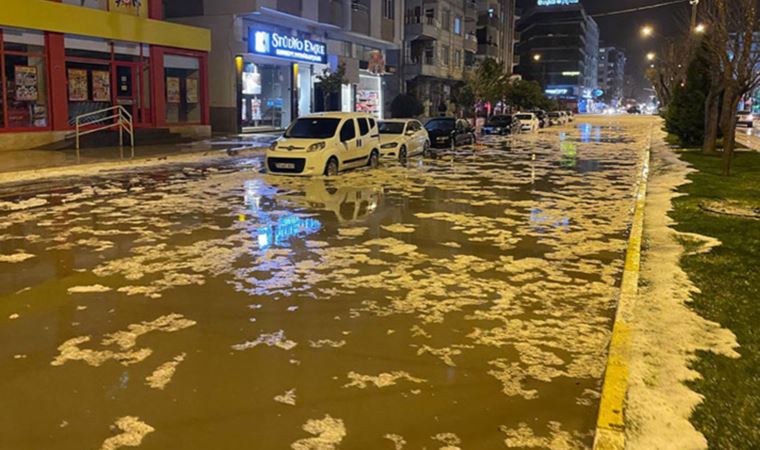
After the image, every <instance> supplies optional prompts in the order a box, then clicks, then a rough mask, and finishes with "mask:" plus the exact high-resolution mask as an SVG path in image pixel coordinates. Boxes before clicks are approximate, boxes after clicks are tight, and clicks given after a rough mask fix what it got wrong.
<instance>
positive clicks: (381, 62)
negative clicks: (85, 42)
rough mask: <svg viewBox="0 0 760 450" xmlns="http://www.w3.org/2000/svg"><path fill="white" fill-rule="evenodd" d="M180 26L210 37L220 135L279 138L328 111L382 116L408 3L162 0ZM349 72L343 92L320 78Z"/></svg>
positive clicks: (214, 114)
mask: <svg viewBox="0 0 760 450" xmlns="http://www.w3.org/2000/svg"><path fill="white" fill-rule="evenodd" d="M164 3H165V5H166V7H165V13H166V15H167V17H169V18H171V20H173V21H177V22H181V23H186V24H190V25H194V26H200V27H204V28H208V29H210V30H211V33H212V52H211V55H210V65H209V67H210V75H209V76H210V84H211V86H210V99H211V124H212V126H213V129H214V130H215V131H222V132H241V131H244V132H249V131H259V130H280V129H284V128H286V127H287V126H288V125H289V124H290V122H292V121H293V120H294V119H295V118H296V117H298V116H300V115H303V114H308V113H311V112H318V111H322V110H324V109H325V108H329V109H332V110H342V111H364V112H368V113H370V114H373V115H375V116H377V117H383V116H384V115H385V111H386V110H387V109H388V108H389V105H390V102H391V100H392V99H393V97H395V95H397V94H398V92H399V88H400V80H399V78H398V73H397V72H398V59H399V49H400V47H401V44H402V37H403V36H402V27H401V22H402V20H401V17H402V9H401V3H402V1H401V0H256V1H253V0H251V1H239V0H165V2H164ZM340 65H343V66H345V69H346V81H347V82H346V83H344V84H343V86H342V88H341V90H340V92H335V93H332V92H323V91H322V89H321V86H320V83H319V79H318V76H319V75H322V74H323V73H324V71H325V70H328V71H335V70H336V69H337V68H338V67H339V66H340Z"/></svg>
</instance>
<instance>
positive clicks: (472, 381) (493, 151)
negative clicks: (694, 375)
mask: <svg viewBox="0 0 760 450" xmlns="http://www.w3.org/2000/svg"><path fill="white" fill-rule="evenodd" d="M588 120H589V119H580V118H579V120H578V121H576V123H575V124H572V125H569V126H566V127H562V128H556V129H551V130H548V131H545V132H541V133H539V134H537V135H523V136H518V137H515V138H500V137H494V138H489V139H487V140H486V141H485V144H484V145H478V146H476V147H475V148H467V149H461V150H459V151H457V152H446V153H443V154H441V155H439V156H438V157H437V158H435V159H427V160H420V159H412V160H411V161H410V162H409V164H408V165H407V167H402V166H400V165H399V164H397V163H395V162H391V163H386V164H385V165H384V166H383V167H382V168H380V169H378V170H374V171H371V170H357V171H353V172H349V173H345V174H342V175H340V176H339V177H336V178H334V179H329V180H328V179H323V178H314V179H297V178H286V177H274V176H268V175H263V174H261V173H260V171H259V170H260V168H261V166H262V161H261V158H260V157H256V158H249V159H245V160H241V161H239V162H238V163H237V164H236V165H234V166H228V167H224V168H221V169H220V168H217V167H194V168H186V169H185V170H182V171H180V170H175V171H172V172H168V175H166V176H165V177H163V178H162V179H161V180H160V181H158V182H156V177H155V174H138V175H136V176H133V177H132V178H137V180H134V179H133V180H132V181H130V183H131V184H130V186H129V189H126V188H124V187H120V186H119V185H111V186H108V187H103V186H97V187H95V188H91V187H86V188H84V187H83V188H81V189H75V190H65V191H59V192H51V193H50V194H45V195H38V196H36V197H33V198H26V199H23V200H19V201H17V202H15V203H8V202H6V203H0V210H4V211H2V212H0V214H2V216H1V217H2V222H0V342H2V347H0V374H1V375H2V377H0V399H1V400H0V404H1V405H2V408H0V448H2V449H14V450H15V449H45V450H51V449H72V450H81V449H96V450H97V449H104V450H113V449H117V448H122V447H129V448H132V447H135V446H138V447H139V448H141V449H287V448H292V449H296V450H301V449H332V448H343V449H420V448H427V449H439V448H445V449H456V448H462V449H496V448H512V447H514V448H517V447H538V448H583V447H588V446H590V444H591V442H592V439H593V434H592V433H593V428H594V423H595V418H596V410H597V407H598V397H599V392H600V388H601V377H602V374H603V369H604V366H605V357H606V346H607V343H608V339H609V335H610V330H611V326H612V317H613V315H614V306H615V301H616V296H617V293H618V289H617V286H618V284H619V282H620V277H621V274H622V266H623V256H624V251H625V247H626V238H627V230H628V226H629V222H630V212H631V206H632V205H633V195H634V191H635V184H636V180H637V176H638V172H639V168H640V159H641V157H642V155H643V149H644V146H645V143H646V140H647V137H648V135H649V127H650V125H651V124H652V123H653V121H652V120H650V119H646V118H596V119H591V121H590V122H588ZM141 179H142V180H150V181H151V182H150V183H147V182H145V183H141V182H140V180H141ZM83 184H86V183H83Z"/></svg>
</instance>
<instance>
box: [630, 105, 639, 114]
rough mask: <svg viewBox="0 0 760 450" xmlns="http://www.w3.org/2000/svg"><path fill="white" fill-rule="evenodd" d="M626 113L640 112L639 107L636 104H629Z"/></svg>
mask: <svg viewBox="0 0 760 450" xmlns="http://www.w3.org/2000/svg"><path fill="white" fill-rule="evenodd" d="M628 114H641V108H639V107H638V106H631V107H630V108H628Z"/></svg>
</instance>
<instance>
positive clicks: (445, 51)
mask: <svg viewBox="0 0 760 450" xmlns="http://www.w3.org/2000/svg"><path fill="white" fill-rule="evenodd" d="M450 53H451V48H450V47H449V46H448V45H444V46H441V60H442V61H443V65H444V66H448V65H449V54H450Z"/></svg>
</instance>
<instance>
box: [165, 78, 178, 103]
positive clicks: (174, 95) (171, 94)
mask: <svg viewBox="0 0 760 450" xmlns="http://www.w3.org/2000/svg"><path fill="white" fill-rule="evenodd" d="M166 102H167V103H180V96H179V78H178V77H166Z"/></svg>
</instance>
